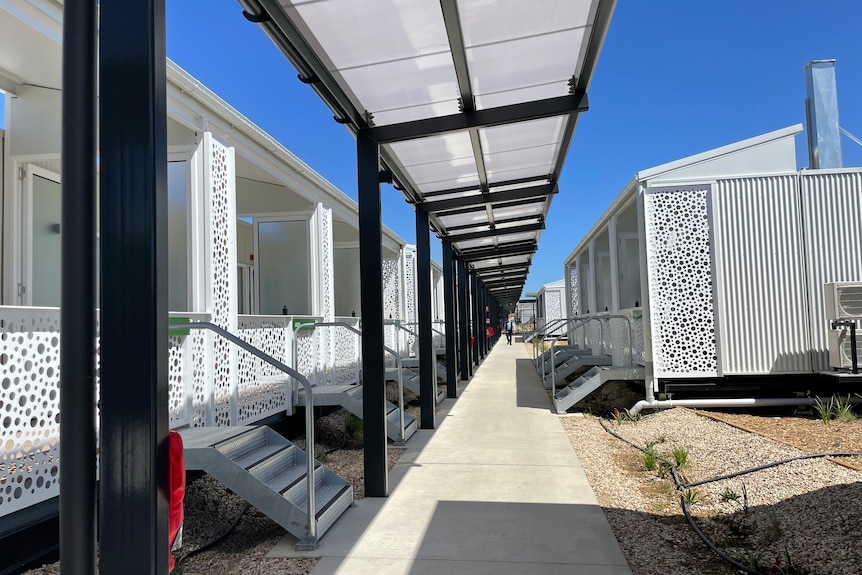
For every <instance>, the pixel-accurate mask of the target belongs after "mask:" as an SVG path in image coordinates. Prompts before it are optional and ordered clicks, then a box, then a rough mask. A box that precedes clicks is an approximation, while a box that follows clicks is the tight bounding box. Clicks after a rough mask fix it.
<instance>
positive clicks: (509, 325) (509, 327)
mask: <svg viewBox="0 0 862 575" xmlns="http://www.w3.org/2000/svg"><path fill="white" fill-rule="evenodd" d="M514 327H515V322H514V321H512V320H511V319H509V321H507V322H506V343H507V344H508V345H512V330H513V329H514Z"/></svg>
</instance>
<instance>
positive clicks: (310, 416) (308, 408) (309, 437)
mask: <svg viewBox="0 0 862 575" xmlns="http://www.w3.org/2000/svg"><path fill="white" fill-rule="evenodd" d="M171 329H207V330H210V331H212V332H214V333H216V334H218V335H220V336H221V337H223V338H225V339H226V340H228V341H230V342H231V343H233V344H234V345H237V346H239V347H241V348H242V349H244V350H245V351H247V352H249V353H250V354H252V355H253V356H255V357H257V358H259V359H261V360H263V361H265V362H266V363H268V364H270V365H271V366H273V367H274V368H276V369H278V370H279V371H282V372H284V373H285V374H287V375H289V376H290V377H292V378H293V379H295V380H297V381H298V382H299V383H300V384H301V385H302V388H303V391H304V392H305V437H306V446H305V451H306V459H307V461H306V465H307V470H306V482H307V483H308V507H307V511H308V525H307V534H308V535H307V538H306V540H305V541H302V542H301V543H302V547H303V549H310V550H312V549H316V548H317V518H316V517H315V515H316V510H315V500H314V489H315V485H314V394H313V393H312V391H311V382H310V381H308V378H306V377H305V376H304V375H302V374H301V373H299V372H298V371H296V370H295V369H293V368H291V367H288V366H287V365H285V364H284V363H282V362H280V361H278V360H277V359H275V358H274V357H272V356H270V355H267V354H266V353H264V352H262V351H261V350H259V349H258V348H256V347H254V346H253V345H251V344H250V343H248V342H247V341H245V340H243V339H240V338H239V337H237V336H235V335H234V334H232V333H230V332H229V331H227V330H226V329H224V328H222V327H220V326H217V325H216V324H214V323H212V322H208V321H195V322H188V323H172V324H171Z"/></svg>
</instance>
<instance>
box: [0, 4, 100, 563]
mask: <svg viewBox="0 0 862 575" xmlns="http://www.w3.org/2000/svg"><path fill="white" fill-rule="evenodd" d="M97 31H98V25H97V8H96V3H95V2H92V1H91V0H66V3H65V4H64V7H63V38H65V40H66V41H65V42H63V48H62V49H63V72H62V74H63V86H65V89H64V90H63V92H62V94H61V98H62V106H63V111H62V118H63V134H62V143H61V146H62V160H61V161H62V173H63V186H62V200H61V201H62V208H61V209H62V214H61V222H62V228H63V234H62V236H61V244H62V247H61V250H62V258H61V259H62V272H61V273H62V282H61V285H62V292H61V306H60V325H61V326H65V329H61V330H60V365H62V366H63V369H62V370H60V412H61V413H62V414H63V417H62V418H61V419H60V436H61V437H62V438H63V441H61V442H60V460H61V461H62V462H63V472H62V473H61V474H60V519H59V522H60V568H61V569H62V570H63V572H65V573H95V572H96V489H97V487H96V426H95V424H94V421H95V418H96V407H95V406H96V378H95V371H96V362H95V358H96V324H95V318H96V307H97V304H96V263H95V262H96V258H95V255H96V85H97V81H96V60H97V47H96V38H97V36H98V34H97ZM7 465H8V464H7ZM28 481H30V480H29V479H28ZM55 533H56V532H55ZM55 537H56V534H55ZM48 544H49V543H48V542H47V541H46V542H45V545H46V546H47V545H48ZM10 555H11V553H10Z"/></svg>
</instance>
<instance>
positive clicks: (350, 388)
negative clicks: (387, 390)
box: [297, 385, 418, 443]
mask: <svg viewBox="0 0 862 575" xmlns="http://www.w3.org/2000/svg"><path fill="white" fill-rule="evenodd" d="M312 391H313V393H314V405H318V406H324V405H339V406H341V407H343V408H344V409H346V410H347V411H349V412H350V413H352V414H353V415H355V416H356V417H359V418H362V417H363V411H362V402H363V397H364V395H365V390H364V388H363V386H362V385H342V386H334V385H320V386H314V387H313V388H312ZM297 404H298V405H305V394H303V393H300V394H299V395H298V396H297ZM393 410H395V412H396V413H397V412H398V406H397V405H395V404H394V403H392V402H389V401H387V402H386V414H387V425H386V436H387V437H388V438H389V439H391V440H392V441H394V442H396V443H404V442H405V441H407V440H408V439H410V437H411V436H412V435H413V434H414V433H416V430H417V429H418V425H417V423H416V419H415V418H414V417H413V416H412V415H410V414H409V413H405V414H404V436H403V437H402V436H401V422H400V417H399V418H397V419H396V420H395V421H396V423H395V424H393V423H392V420H391V419H390V418H389V416H390V415H391V413H392V411H393Z"/></svg>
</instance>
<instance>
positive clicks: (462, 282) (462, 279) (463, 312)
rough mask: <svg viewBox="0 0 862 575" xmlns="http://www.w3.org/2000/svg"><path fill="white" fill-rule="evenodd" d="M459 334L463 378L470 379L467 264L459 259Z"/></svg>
mask: <svg viewBox="0 0 862 575" xmlns="http://www.w3.org/2000/svg"><path fill="white" fill-rule="evenodd" d="M457 261H458V328H459V329H458V335H459V338H458V339H459V340H460V344H459V346H458V352H459V353H458V355H459V356H460V364H461V379H462V380H467V379H470V355H469V348H470V335H469V333H470V319H469V315H468V313H467V308H468V306H469V301H468V298H467V281H468V280H467V264H465V263H464V260H462V259H460V258H459V259H458V260H457Z"/></svg>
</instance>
